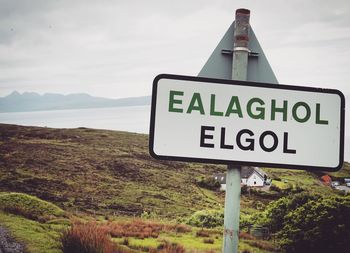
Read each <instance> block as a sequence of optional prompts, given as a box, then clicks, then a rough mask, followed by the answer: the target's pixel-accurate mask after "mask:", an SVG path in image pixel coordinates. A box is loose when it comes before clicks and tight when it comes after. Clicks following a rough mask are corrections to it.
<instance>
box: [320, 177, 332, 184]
mask: <svg viewBox="0 0 350 253" xmlns="http://www.w3.org/2000/svg"><path fill="white" fill-rule="evenodd" d="M321 181H322V183H324V184H325V185H331V183H332V178H331V177H330V176H329V175H323V176H322V177H321Z"/></svg>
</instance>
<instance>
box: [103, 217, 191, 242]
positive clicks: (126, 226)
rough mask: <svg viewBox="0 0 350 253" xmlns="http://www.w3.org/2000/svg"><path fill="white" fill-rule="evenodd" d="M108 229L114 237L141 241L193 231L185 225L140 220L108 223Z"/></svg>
mask: <svg viewBox="0 0 350 253" xmlns="http://www.w3.org/2000/svg"><path fill="white" fill-rule="evenodd" d="M106 227H107V228H108V232H109V233H110V235H111V236H112V237H118V238H121V237H135V238H139V239H144V238H151V237H152V238H158V236H159V233H161V232H176V233H186V232H190V231H191V228H190V227H189V226H186V225H184V224H174V225H169V224H162V223H158V222H153V221H143V220H140V219H135V220H132V221H131V222H130V221H129V222H120V221H118V222H116V221H114V222H108V223H107V225H106Z"/></svg>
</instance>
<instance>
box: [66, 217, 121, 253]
mask: <svg viewBox="0 0 350 253" xmlns="http://www.w3.org/2000/svg"><path fill="white" fill-rule="evenodd" d="M61 243H62V245H61V250H62V252H63V253H77V252H79V253H113V252H114V250H113V242H112V240H111V238H110V236H109V235H108V231H107V229H106V228H105V227H102V226H98V225H97V224H96V222H88V223H77V222H74V223H73V224H72V226H71V227H70V228H69V229H67V230H65V231H64V232H63V234H62V236H61Z"/></svg>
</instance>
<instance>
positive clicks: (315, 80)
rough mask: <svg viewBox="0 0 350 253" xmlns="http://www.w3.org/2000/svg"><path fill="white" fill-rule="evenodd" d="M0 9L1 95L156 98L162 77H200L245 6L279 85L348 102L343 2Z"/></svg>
mask: <svg viewBox="0 0 350 253" xmlns="http://www.w3.org/2000/svg"><path fill="white" fill-rule="evenodd" d="M0 6H1V8H0V19H1V20H0V96H4V95H7V94H8V93H10V92H12V91H13V90H18V91H20V92H23V91H36V92H39V93H45V92H58V93H64V94H67V93H73V92H86V93H89V94H91V95H95V96H103V97H114V98H118V97H129V96H141V95H149V94H151V83H152V80H153V78H154V77H155V76H156V75H157V74H159V73H175V74H184V75H197V73H198V71H199V70H200V69H201V67H202V65H203V64H204V63H205V62H206V60H207V58H208V57H209V55H210V54H211V52H212V50H213V49H214V48H215V46H216V44H217V43H218V42H219V40H220V39H221V37H222V35H223V34H224V32H225V31H226V30H227V28H228V27H229V25H230V23H231V22H232V21H233V19H234V12H235V10H236V9H237V8H241V7H245V8H248V9H250V10H251V25H252V27H253V28H254V31H255V33H256V35H257V37H258V39H259V41H260V43H261V45H262V47H263V49H264V51H265V54H266V56H267V58H268V59H269V62H270V64H271V66H272V68H273V70H274V72H275V74H276V76H277V78H278V80H279V82H280V83H285V84H296V85H308V86H317V87H329V88H337V89H340V90H342V91H343V93H344V94H346V95H349V94H350V85H349V84H350V75H349V70H350V68H349V66H350V3H349V2H348V1H346V0H344V1H342V0H333V1H321V0H319V1H305V0H296V1H295V0H293V1H280V0H272V1H270V0H269V1H261V0H257V1H249V0H248V1H247V0H245V1H233V0H230V1H224V0H221V1H212V0H208V1H205V0H201V1H193V0H191V1H188V0H177V1H167V0H156V1H155V0H153V1H152V0H149V1H132V0H127V1H122V0H118V1H69V0H55V1H49V0H43V1H35V0H31V1H29V0H28V1H26V0H22V1H16V0H7V1H6V0H5V1H3V0H0Z"/></svg>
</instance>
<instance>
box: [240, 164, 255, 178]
mask: <svg viewBox="0 0 350 253" xmlns="http://www.w3.org/2000/svg"><path fill="white" fill-rule="evenodd" d="M253 172H254V167H248V166H243V167H242V169H241V178H248V177H250V175H251V174H253Z"/></svg>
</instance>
